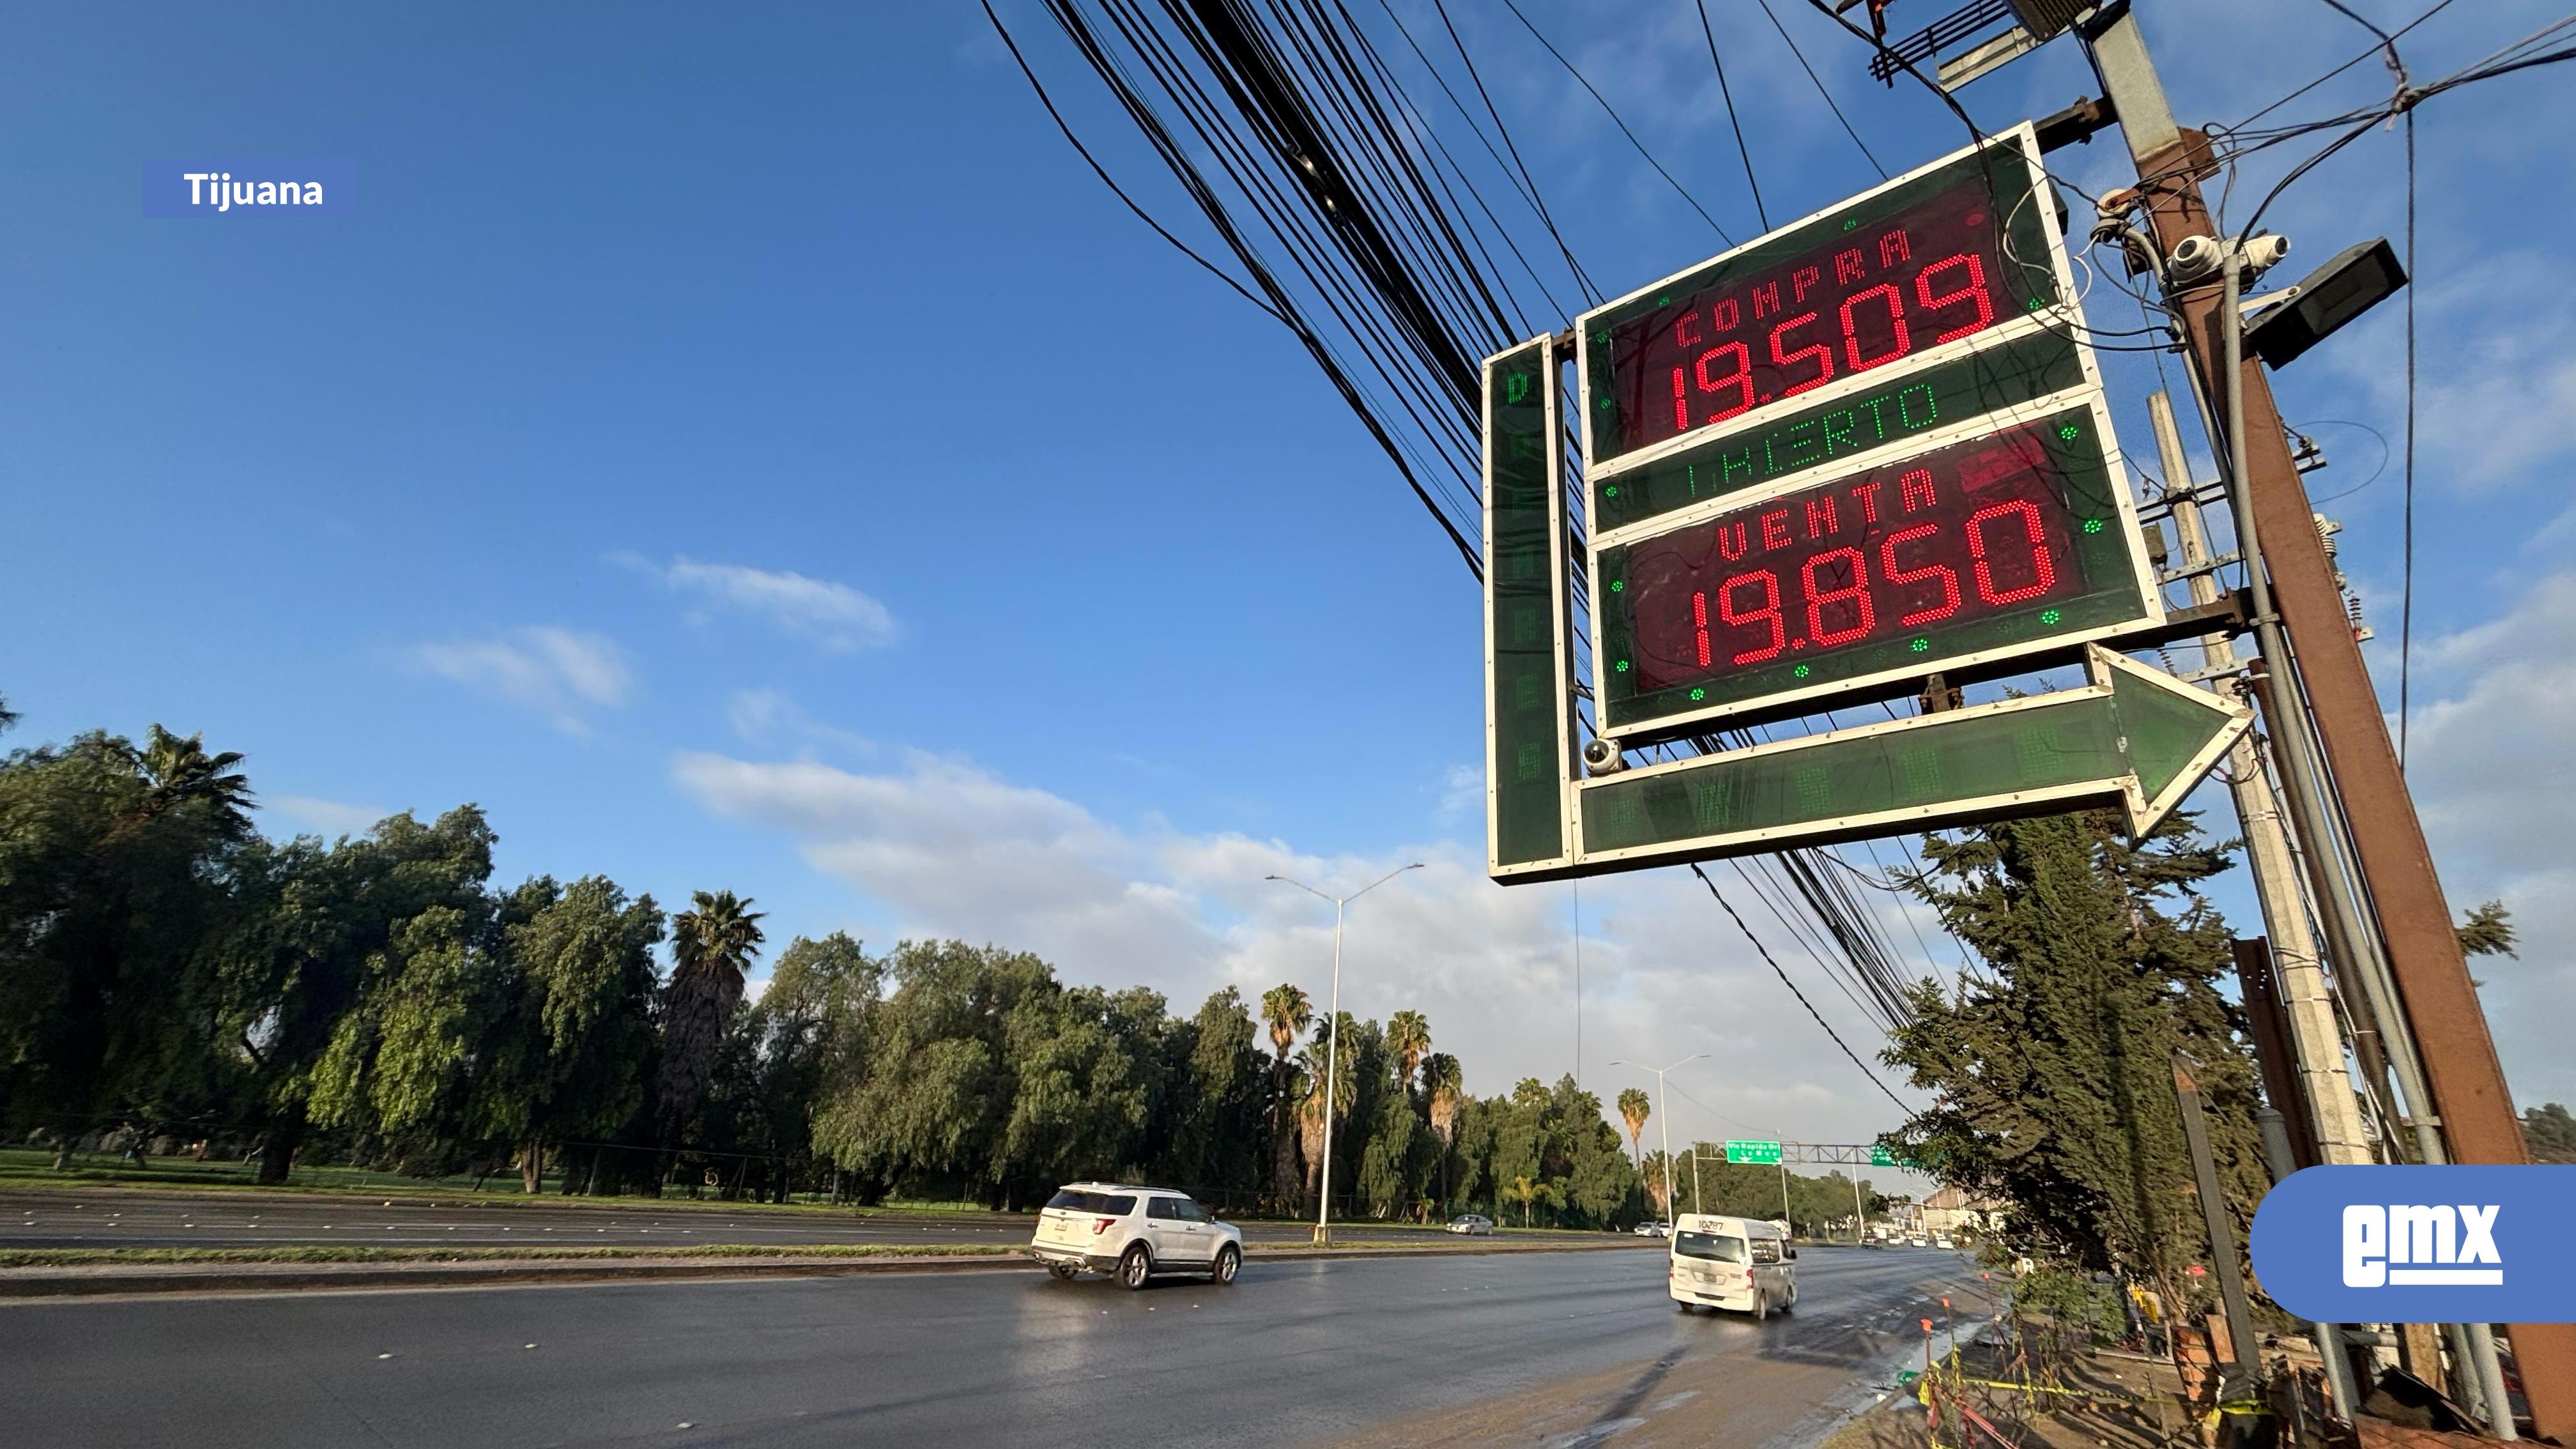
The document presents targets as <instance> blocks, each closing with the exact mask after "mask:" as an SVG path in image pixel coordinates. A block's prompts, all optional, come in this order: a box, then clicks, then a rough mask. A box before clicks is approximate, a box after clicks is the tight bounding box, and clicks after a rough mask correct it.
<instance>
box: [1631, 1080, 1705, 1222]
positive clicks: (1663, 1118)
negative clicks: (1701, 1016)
mask: <svg viewBox="0 0 2576 1449" xmlns="http://www.w3.org/2000/svg"><path fill="white" fill-rule="evenodd" d="M1707 1055H1708V1053H1706V1052H1692V1053H1691V1054H1690V1055H1689V1056H1686V1057H1684V1058H1682V1059H1681V1060H1680V1061H1677V1062H1675V1063H1673V1064H1672V1065H1671V1066H1669V1067H1650V1066H1646V1065H1644V1064H1643V1063H1639V1062H1612V1063H1611V1064H1610V1065H1612V1066H1614V1067H1634V1068H1635V1069H1636V1070H1638V1071H1641V1072H1652V1073H1654V1074H1655V1116H1656V1118H1657V1119H1658V1120H1659V1121H1660V1122H1662V1124H1663V1126H1662V1129H1661V1130H1662V1132H1663V1141H1664V1148H1663V1151H1664V1212H1665V1213H1666V1214H1667V1215H1669V1214H1670V1213H1671V1212H1672V1210H1673V1115H1672V1113H1670V1112H1667V1111H1665V1110H1664V1073H1666V1072H1677V1071H1680V1070H1681V1069H1682V1068H1684V1067H1686V1066H1689V1065H1690V1064H1691V1063H1693V1062H1695V1061H1698V1060H1699V1059H1700V1058H1701V1057H1704V1056H1707ZM1691 1173H1692V1176H1693V1180H1694V1188H1696V1179H1697V1176H1698V1173H1699V1154H1698V1152H1697V1151H1696V1150H1694V1151H1693V1152H1692V1154H1691ZM1692 1196H1693V1197H1694V1198H1696V1197H1697V1196H1698V1193H1697V1192H1696V1191H1694V1192H1693V1193H1692ZM1694 1206H1696V1204H1694ZM1666 1220H1667V1221H1670V1218H1669V1216H1667V1219H1666Z"/></svg>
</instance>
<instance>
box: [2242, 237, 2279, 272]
mask: <svg viewBox="0 0 2576 1449" xmlns="http://www.w3.org/2000/svg"><path fill="white" fill-rule="evenodd" d="M2236 254H2237V255H2238V256H2239V257H2242V258H2244V261H2245V269H2246V270H2247V271H2250V272H2268V271H2270V270H2272V268H2274V267H2275V266H2278V265H2279V264H2280V262H2281V259H2282V258H2283V257H2286V256H2288V255H2289V254H2290V239H2289V238H2288V237H2285V236H2274V235H2270V234H2268V233H2267V234H2266V235H2263V236H2249V237H2247V238H2245V239H2244V240H2243V241H2240V242H2238V243H2237V245H2236Z"/></svg>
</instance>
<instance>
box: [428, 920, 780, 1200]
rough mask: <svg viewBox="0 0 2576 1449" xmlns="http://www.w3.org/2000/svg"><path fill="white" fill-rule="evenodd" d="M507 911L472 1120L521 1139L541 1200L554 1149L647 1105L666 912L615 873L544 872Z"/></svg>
mask: <svg viewBox="0 0 2576 1449" xmlns="http://www.w3.org/2000/svg"><path fill="white" fill-rule="evenodd" d="M503 915H504V917H505V919H506V920H507V924H506V925H505V926H504V928H503V942H504V946H505V950H504V951H503V952H502V957H503V963H504V965H503V971H502V973H501V980H500V983H499V994H500V1000H499V1003H498V1005H497V1009H496V1010H495V1011H494V1013H493V1017H492V1021H491V1025H490V1028H489V1040H488V1041H487V1043H486V1045H485V1047H484V1051H483V1055H484V1059H485V1062H486V1069H485V1071H484V1073H483V1075H482V1079H481V1081H480V1082H479V1083H478V1084H477V1089H476V1091H475V1093H474V1099H473V1103H472V1113H473V1117H474V1120H475V1122H476V1124H477V1126H478V1127H479V1128H480V1130H482V1131H485V1132H488V1133H491V1134H493V1135H495V1136H497V1137H499V1138H501V1139H502V1140H504V1141H508V1142H514V1143H516V1144H518V1148H519V1178H520V1185H521V1187H522V1188H523V1190H525V1191H527V1192H530V1193H533V1192H535V1191H537V1187H538V1179H539V1177H540V1175H541V1174H542V1173H543V1171H544V1164H545V1153H546V1149H547V1147H548V1145H549V1144H561V1143H563V1142H566V1141H570V1140H584V1139H593V1140H595V1139H599V1138H604V1137H607V1136H610V1135H611V1134H614V1133H616V1132H617V1131H618V1130H619V1129H621V1128H623V1127H625V1126H626V1125H627V1124H629V1123H630V1122H632V1121H633V1120H634V1119H635V1116H636V1114H637V1113H638V1112H639V1111H640V1110H641V1109H642V1108H643V1106H644V1084H645V1082H646V1081H647V1080H648V1077H647V1072H648V1069H649V1067H650V1065H651V1063H652V1059H653V1045H654V1042H653V1020H652V1012H653V993H654V987H655V985H656V984H657V983H656V979H655V974H654V969H653V947H654V944H655V943H656V942H659V941H660V940H661V939H662V932H663V921H662V911H661V908H660V907H659V906H657V905H655V904H654V903H653V898H652V897H651V896H643V897H640V898H638V899H636V900H634V901H631V902H630V901H629V900H628V899H627V898H626V893H625V892H624V891H622V890H620V889H618V887H617V884H616V883H615V882H614V881H611V880H609V879H608V878H607V877H605V876H587V877H584V878H583V879H581V880H577V881H575V882H573V883H572V884H571V885H570V886H569V887H558V886H557V885H556V884H555V882H554V881H553V880H551V879H547V878H542V877H541V878H539V879H536V880H532V881H530V882H528V883H527V884H526V885H523V886H521V887H520V888H519V890H518V891H517V892H516V893H514V895H513V897H512V899H511V901H510V903H509V905H508V906H507V907H506V908H505V909H504V912H503ZM799 944H800V945H801V944H803V943H802V942H800V943H799ZM780 974H781V976H785V975H787V974H788V973H787V970H786V968H785V967H784V966H783V965H782V967H781V970H780ZM792 992H793V988H792V987H791V988H790V993H789V994H792ZM776 994H779V993H777V992H776V990H775V988H773V995H776ZM798 1100H799V1101H800V1103H801V1100H802V1098H801V1097H800V1098H799V1099H798ZM564 1185H565V1189H566V1190H567V1191H569V1190H571V1187H572V1177H571V1173H570V1172H569V1170H567V1172H566V1174H565V1184H564Z"/></svg>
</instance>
